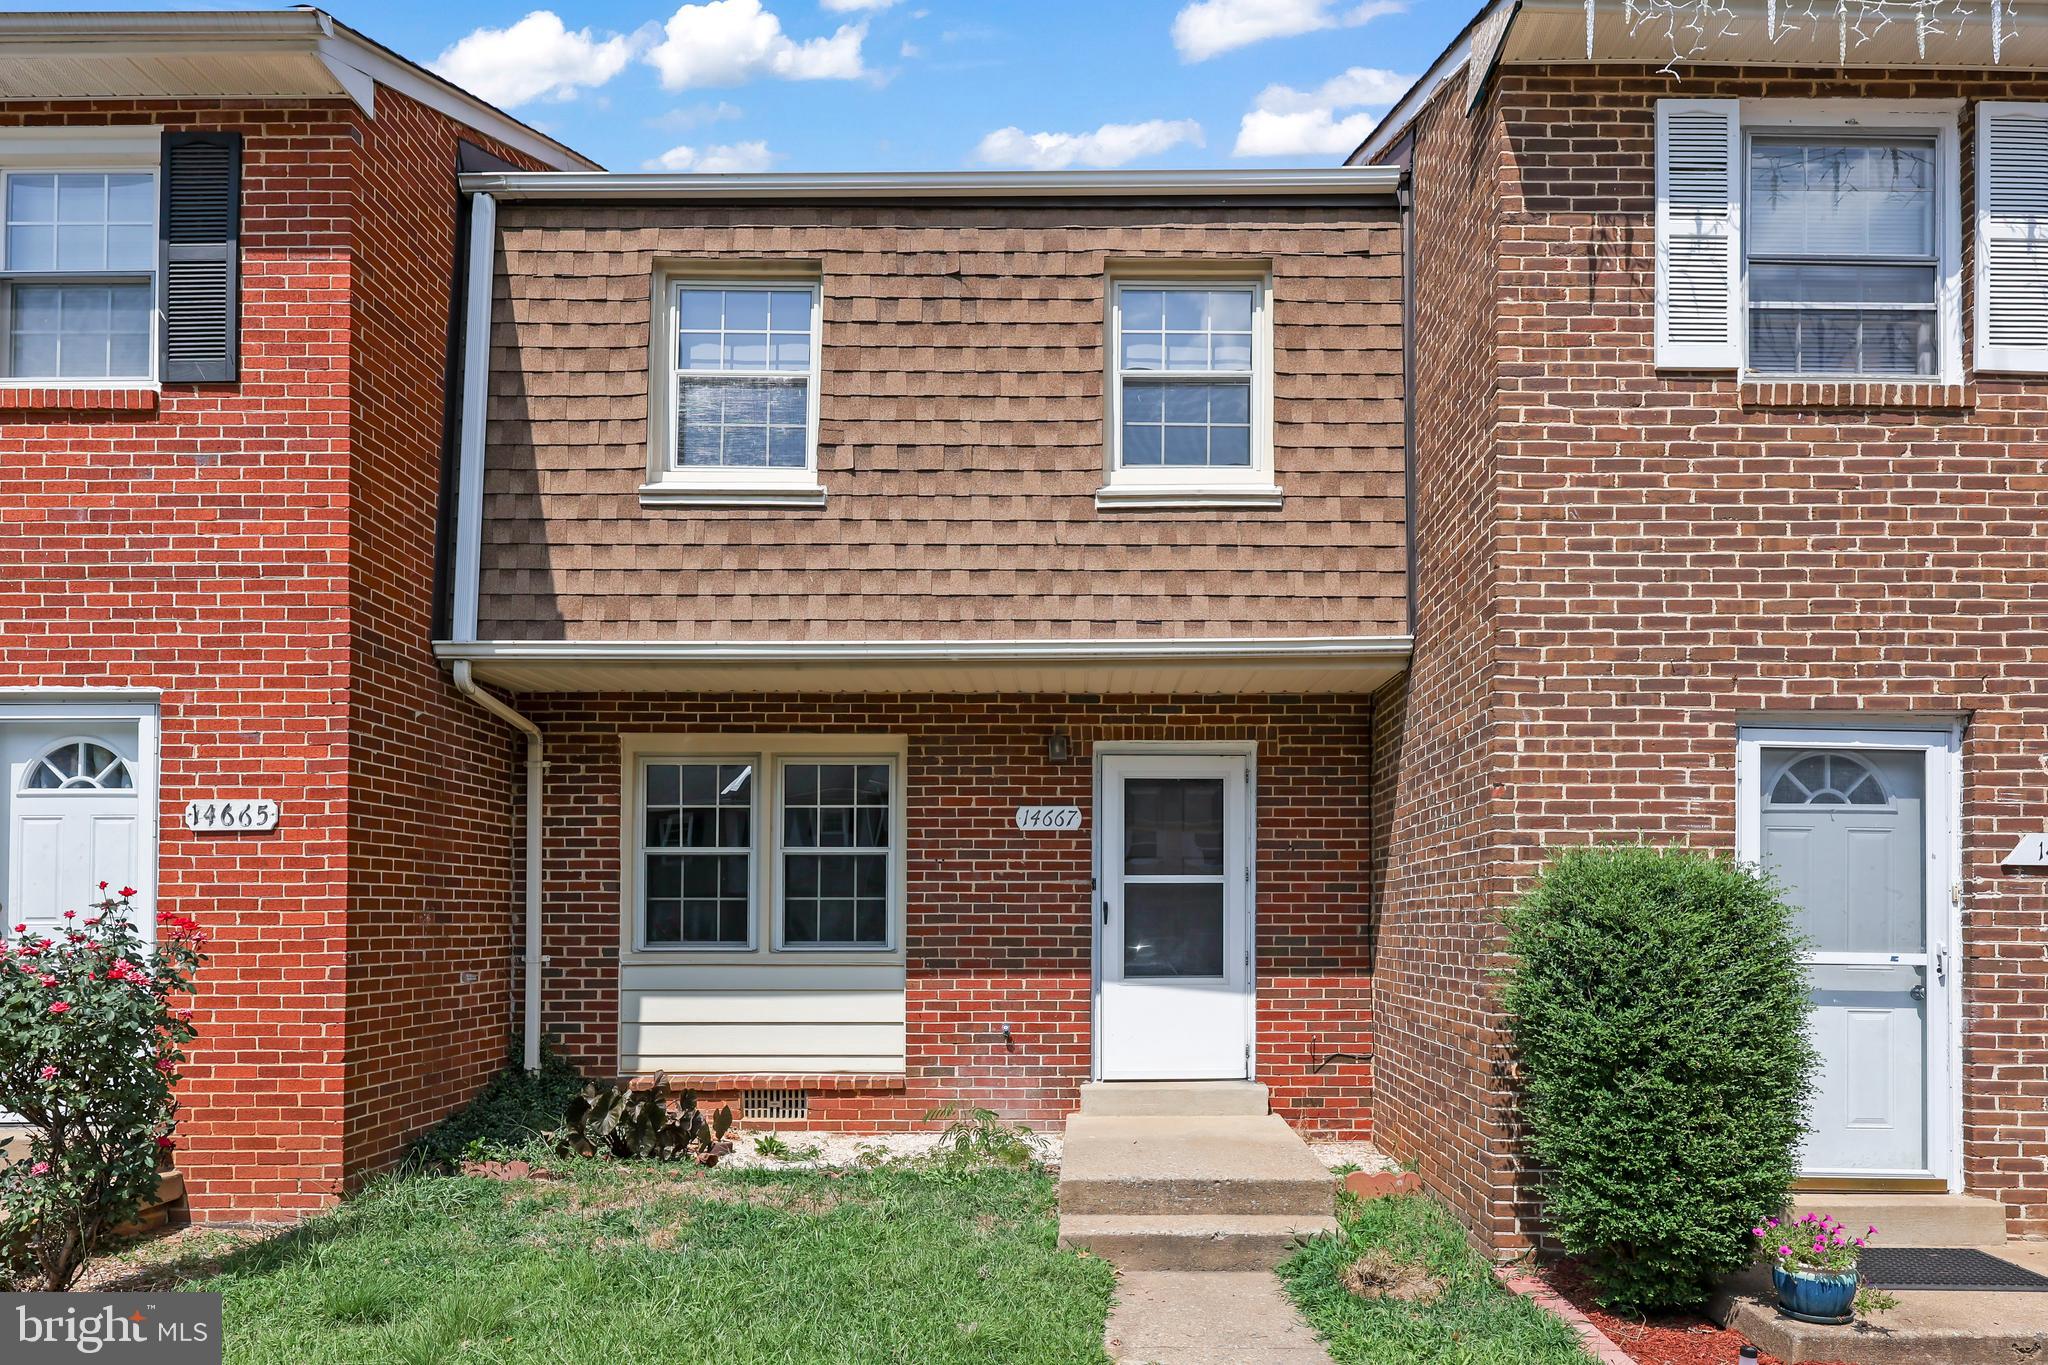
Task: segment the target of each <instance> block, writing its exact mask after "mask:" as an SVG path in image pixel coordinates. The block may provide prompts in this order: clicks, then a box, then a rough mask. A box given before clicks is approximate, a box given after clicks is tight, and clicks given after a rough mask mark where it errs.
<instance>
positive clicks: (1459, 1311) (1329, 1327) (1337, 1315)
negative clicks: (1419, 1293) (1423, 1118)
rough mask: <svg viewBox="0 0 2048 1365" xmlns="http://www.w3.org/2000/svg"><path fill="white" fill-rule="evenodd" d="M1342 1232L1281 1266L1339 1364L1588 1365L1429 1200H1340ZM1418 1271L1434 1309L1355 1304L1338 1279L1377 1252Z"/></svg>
mask: <svg viewBox="0 0 2048 1365" xmlns="http://www.w3.org/2000/svg"><path fill="white" fill-rule="evenodd" d="M1337 1220H1338V1223H1339V1225H1340V1226H1339V1231H1338V1234H1337V1235H1336V1236H1334V1237H1320V1238H1317V1239H1316V1240H1315V1241H1313V1242H1311V1243H1309V1244H1308V1245H1307V1246H1306V1247H1304V1248H1303V1249H1302V1250H1301V1251H1300V1252H1298V1253H1296V1254H1295V1255H1294V1257H1293V1258H1292V1259H1290V1260H1289V1261H1288V1262H1287V1263H1286V1264H1285V1265H1283V1266H1281V1267H1280V1277H1281V1279H1282V1280H1284V1281H1285V1282H1286V1285H1287V1292H1288V1293H1289V1294H1290V1295H1292V1296H1293V1299H1294V1302H1295V1303H1296V1305H1297V1306H1299V1307H1300V1309H1301V1312H1302V1316H1304V1317H1305V1318H1307V1319H1308V1321H1309V1324H1310V1325H1311V1326H1313V1327H1314V1328H1315V1329H1316V1330H1317V1331H1318V1332H1320V1333H1322V1335H1323V1338H1324V1340H1325V1341H1326V1342H1327V1343H1328V1344H1329V1348H1330V1354H1331V1355H1332V1356H1333V1357H1335V1358H1336V1360H1337V1365H1587V1362H1588V1360H1589V1357H1588V1356H1587V1355H1586V1354H1585V1352H1584V1351H1583V1350H1581V1349H1580V1347H1579V1342H1578V1337H1577V1336H1576V1335H1575V1334H1574V1333H1573V1331H1572V1329H1571V1328H1569V1327H1567V1326H1566V1325H1565V1324H1564V1323H1563V1322H1561V1321H1559V1320H1558V1319H1557V1318H1555V1317H1553V1316H1551V1315H1550V1314H1549V1313H1547V1312H1545V1311H1544V1310H1542V1309H1541V1308H1538V1307H1537V1306H1536V1305H1535V1304H1533V1303H1530V1302H1529V1301H1528V1300H1527V1299H1524V1298H1522V1297H1521V1296H1520V1295H1517V1294H1514V1293H1512V1292H1510V1291H1509V1290H1507V1289H1504V1288H1502V1287H1501V1285H1500V1283H1499V1282H1498V1281H1497V1280H1495V1279H1494V1277H1493V1272H1492V1269H1491V1268H1490V1267H1489V1266H1488V1264H1487V1262H1486V1260H1485V1258H1484V1257H1482V1256H1480V1255H1479V1253H1477V1252H1476V1251H1474V1250H1473V1249H1472V1248H1471V1246H1470V1245H1469V1244H1468V1243H1467V1242H1466V1240H1465V1233H1464V1230H1463V1229H1462V1228H1460V1227H1459V1226H1458V1225H1457V1223H1456V1222H1455V1221H1453V1220H1452V1218H1451V1216H1450V1215H1449V1214H1447V1213H1445V1212H1444V1210H1443V1209H1442V1207H1441V1206H1439V1205H1438V1204H1437V1203H1436V1202H1435V1201H1434V1200H1431V1199H1429V1198H1427V1197H1425V1196H1422V1195H1409V1196H1406V1197H1402V1198H1392V1199H1374V1200H1370V1201H1367V1202H1364V1203H1361V1202H1359V1201H1358V1200H1355V1199H1353V1198H1351V1197H1350V1196H1349V1195H1346V1196H1344V1197H1343V1198H1342V1199H1341V1200H1340V1201H1339V1207H1338V1210H1337ZM1375 1247H1378V1248H1384V1249H1385V1250H1386V1251H1387V1252H1388V1253H1391V1257H1392V1259H1393V1260H1395V1261H1398V1262H1401V1263H1407V1264H1412V1265H1419V1266H1420V1267H1422V1268H1423V1269H1425V1270H1427V1271H1428V1272H1429V1274H1430V1275H1431V1276H1433V1277H1434V1278H1435V1279H1436V1281H1437V1282H1438V1283H1439V1284H1440V1285H1441V1287H1442V1293H1441V1295H1440V1296H1439V1297H1438V1298H1436V1300H1435V1301H1434V1302H1432V1303H1427V1304H1425V1303H1421V1302H1401V1301H1398V1300H1395V1299H1391V1298H1378V1299H1368V1298H1360V1297H1359V1296H1358V1295H1356V1294H1354V1293H1352V1292H1351V1290H1349V1289H1348V1288H1346V1287H1345V1285H1344V1274H1345V1272H1346V1270H1347V1269H1349V1268H1350V1267H1351V1266H1352V1264H1353V1263H1354V1262H1356V1261H1357V1260H1358V1258H1359V1257H1360V1256H1362V1255H1364V1254H1365V1253H1366V1252H1368V1251H1370V1250H1372V1249H1373V1248H1375Z"/></svg>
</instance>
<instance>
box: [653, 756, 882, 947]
mask: <svg viewBox="0 0 2048 1365" xmlns="http://www.w3.org/2000/svg"><path fill="white" fill-rule="evenodd" d="M619 753H620V765H619V812H620V820H619V893H620V894H619V934H620V937H619V945H620V957H621V961H622V962H623V963H624V964H625V965H628V966H630V965H635V964H638V965H641V966H648V965H655V964H663V963H666V964H671V965H673V964H675V963H676V962H677V960H678V959H687V960H688V961H690V962H691V963H703V964H707V965H733V966H740V965H755V966H761V965H768V964H771V963H791V964H801V963H813V964H815V963H820V962H833V963H844V964H847V965H859V966H869V965H873V966H894V965H901V964H902V963H903V962H904V961H905V957H906V954H905V950H904V945H905V939H906V937H907V933H906V929H905V924H906V907H907V904H908V901H909V863H910V844H909V832H910V814H909V799H908V788H909V771H910V742H909V740H908V739H906V738H905V737H903V736H901V735H882V734H845V735H820V734H745V733H738V734H735V733H719V734H702V735H696V734H684V735H678V734H666V735H662V734H640V735H625V736H622V737H621V738H620V741H619ZM854 760H859V761H866V762H872V763H887V764H889V765H890V790H889V801H890V809H889V817H890V829H889V837H890V839H891V840H892V841H893V844H894V846H893V848H892V849H891V853H892V855H893V856H891V858H890V860H889V942H888V946H886V947H865V946H856V947H847V948H830V947H812V946H810V945H804V946H801V947H796V948H783V947H781V946H779V944H780V935H781V928H782V925H781V921H782V911H781V897H782V867H781V862H782V858H781V853H782V829H781V825H782V820H781V811H780V806H779V802H780V797H781V771H780V768H781V764H782V763H784V762H793V763H801V762H805V761H810V762H826V763H844V762H848V761H854ZM707 761H716V762H727V763H731V762H751V763H753V764H755V765H756V766H755V793H754V810H755V820H756V824H755V835H754V839H755V846H754V877H753V884H752V886H751V888H750V891H751V895H752V901H751V910H752V923H751V926H750V928H751V941H750V944H749V946H748V947H746V948H744V949H741V948H736V947H730V946H725V945H696V946H692V945H688V944H658V945H654V946H651V947H650V946H648V945H647V944H646V942H645V937H644V933H643V929H642V925H643V918H642V913H643V908H644V905H645V887H644V881H645V876H646V869H645V862H644V854H643V852H642V847H643V843H644V840H645V838H646V827H647V820H646V811H645V807H644V804H643V801H642V798H641V793H643V792H644V791H645V790H646V787H645V785H644V779H643V777H642V774H643V772H644V771H645V768H646V765H648V764H650V763H664V762H667V763H703V762H707ZM771 772H772V774H773V775H772V776H770V774H771ZM764 828H765V829H766V830H767V833H766V834H765V835H764V834H763V833H762V831H763V829H764ZM764 916H765V917H767V919H766V920H765V922H764Z"/></svg>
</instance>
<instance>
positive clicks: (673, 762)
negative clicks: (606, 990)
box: [621, 735, 908, 963]
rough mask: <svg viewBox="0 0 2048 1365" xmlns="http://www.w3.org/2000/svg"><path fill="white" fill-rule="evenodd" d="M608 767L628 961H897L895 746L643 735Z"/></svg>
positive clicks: (844, 738) (886, 741)
mask: <svg viewBox="0 0 2048 1365" xmlns="http://www.w3.org/2000/svg"><path fill="white" fill-rule="evenodd" d="M623 756H624V769H623V776H624V796H625V798H626V804H625V806H624V810H625V816H626V818H625V819H624V821H622V824H623V825H624V838H623V840H622V845H621V854H622V856H623V858H624V860H625V865H624V871H625V876H624V877H623V878H622V879H621V880H622V886H623V889H624V892H625V895H624V897H623V900H624V907H623V908H624V910H625V914H626V919H625V925H624V929H625V946H626V950H627V951H628V953H630V954H633V955H635V956H637V957H638V958H639V959H640V960H642V961H656V960H661V959H664V958H670V957H672V955H675V954H685V955H695V956H697V957H700V958H709V959H712V960H716V961H718V962H732V963H739V962H756V963H766V962H769V961H772V960H776V959H796V958H802V957H805V956H809V955H815V956H828V957H833V958H835V959H840V960H844V959H846V958H848V957H852V958H855V959H858V960H861V961H868V962H880V961H884V960H888V961H899V962H900V960H901V957H902V948H903V925H904V902H905V898H906V895H905V888H906V882H907V878H906V869H905V853H904V850H905V842H906V838H907V831H908V820H907V818H906V811H905V804H906V802H905V779H904V772H905V768H906V763H907V759H908V749H907V746H906V744H905V742H904V741H903V740H902V739H900V738H896V737H887V736H879V737H878V736H862V735H684V736H677V735H647V736H638V737H628V738H627V739H626V740H624V741H623Z"/></svg>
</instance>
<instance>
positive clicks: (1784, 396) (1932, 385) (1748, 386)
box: [1740, 379, 1977, 412]
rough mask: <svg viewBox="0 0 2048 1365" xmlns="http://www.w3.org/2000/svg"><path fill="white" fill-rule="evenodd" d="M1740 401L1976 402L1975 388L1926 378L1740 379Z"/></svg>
mask: <svg viewBox="0 0 2048 1365" xmlns="http://www.w3.org/2000/svg"><path fill="white" fill-rule="evenodd" d="M1740 401H1741V404H1742V406H1743V407H1745V408H1805V409H1809V410H1811V409H1816V408H1818V409H1830V408H1835V409H1861V410H1870V409H1891V410H1898V409H1920V410H1930V411H1952V412H1966V411H1968V410H1969V409H1971V408H1974V407H1976V406H1977V389H1976V386H1975V385H1972V384H1943V383H1939V382H1935V381H1930V380H1903V381H1901V380H1876V379H1744V380H1743V381H1742V385H1741V394H1740Z"/></svg>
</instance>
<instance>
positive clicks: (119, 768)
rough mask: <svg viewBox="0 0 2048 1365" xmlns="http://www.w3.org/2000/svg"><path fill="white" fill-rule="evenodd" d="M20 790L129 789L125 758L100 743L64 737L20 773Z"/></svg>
mask: <svg viewBox="0 0 2048 1365" xmlns="http://www.w3.org/2000/svg"><path fill="white" fill-rule="evenodd" d="M21 789H22V791H24V792H57V791H65V792H72V791H133V790H135V778H134V775H133V774H132V773H130V772H129V771H128V763H127V760H125V759H123V758H122V757H121V756H120V755H119V754H117V753H115V752H114V751H113V750H112V749H109V748H107V747H106V746H105V745H104V744H95V743H94V742H93V741H91V740H89V739H67V740H65V741H64V742H63V743H62V744H59V745H57V746H56V747H55V748H53V749H49V750H47V751H45V752H44V754H43V755H42V757H40V758H38V759H36V760H34V761H33V762H31V763H30V764H29V765H28V771H27V772H26V773H24V774H23V775H22V779H21Z"/></svg>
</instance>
